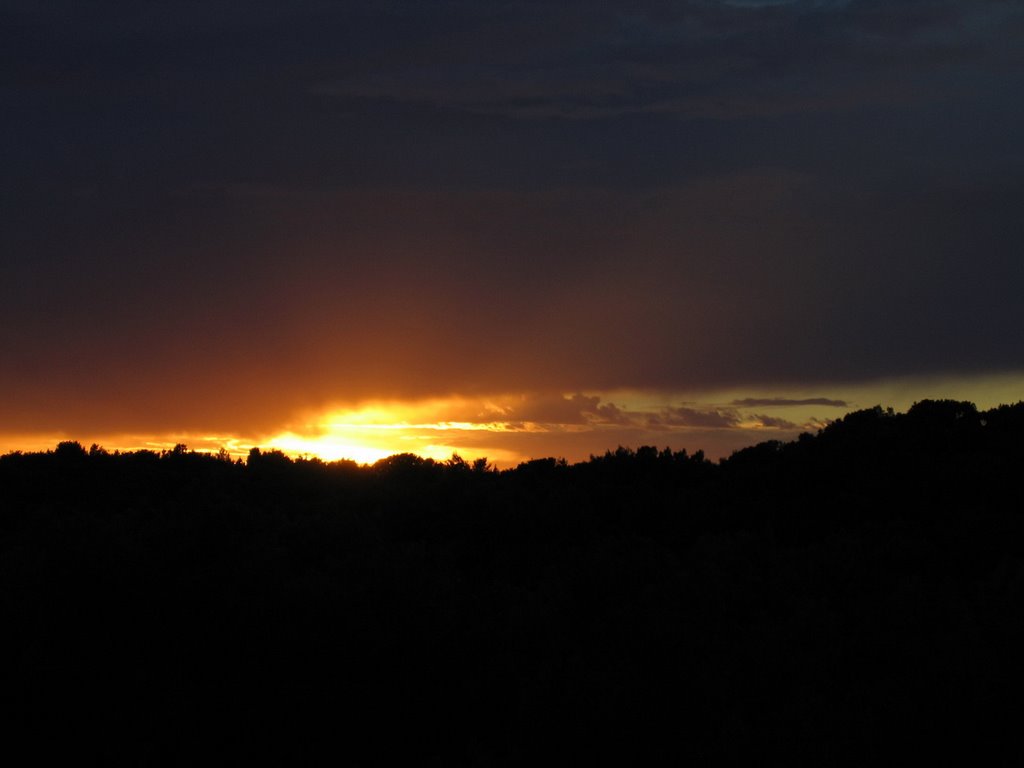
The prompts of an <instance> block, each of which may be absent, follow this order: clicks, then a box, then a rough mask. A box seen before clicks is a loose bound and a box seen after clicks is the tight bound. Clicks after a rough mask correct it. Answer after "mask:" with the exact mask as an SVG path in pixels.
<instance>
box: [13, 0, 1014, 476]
mask: <svg viewBox="0 0 1024 768" xmlns="http://www.w3.org/2000/svg"><path fill="white" fill-rule="evenodd" d="M1022 40H1024V0H970V2H966V1H963V0H957V1H954V0H928V1H925V0H673V1H672V2H662V1H651V2H648V1H646V0H630V2H614V1H610V2H594V1H593V0H590V1H588V2H583V1H582V0H580V1H579V2H572V1H565V2H557V1H555V0H548V1H544V0H537V1H535V2H531V1H529V0H522V1H513V2H497V1H496V0H472V1H470V0H439V1H437V2H432V1H431V0H373V1H372V2H369V1H367V2H363V1H360V0H337V1H335V2H330V1H329V0H293V1H292V2H287V3H282V2H276V1H275V2H271V1H270V0H251V1H250V2H243V3H240V2H237V0H234V1H232V2H227V1H226V0H202V1H200V0H180V1H179V2H148V1H146V0H133V1H132V2H127V1H126V0H125V1H124V2H122V1H120V0H110V1H108V2H102V3H85V2H81V0H0V61H2V65H0V93H2V95H3V105H4V106H3V113H4V117H3V119H2V120H0V135H2V139H3V140H2V142H0V198H2V205H0V452H5V451H9V450H17V449H20V450H38V449H41V448H48V447H53V445H54V443H56V442H57V441H58V440H62V439H76V440H79V441H81V442H83V443H85V444H87V445H88V444H89V443H92V442H98V443H101V444H103V445H105V446H106V447H108V448H111V449H113V448H122V449H129V448H141V447H156V448H159V447H166V446H167V445H170V444H173V443H175V442H185V443H187V444H188V445H189V446H190V447H194V448H197V449H203V450H216V449H217V448H218V447H221V446H223V447H227V448H228V449H229V450H231V451H232V452H234V453H237V454H239V455H244V453H245V452H247V450H248V448H249V447H251V446H253V445H260V446H265V447H277V448H280V449H282V450H285V451H287V452H289V453H291V454H296V455H297V454H301V453H307V454H314V455H320V456H322V457H324V458H329V459H334V458H342V457H349V458H354V459H356V460H358V461H373V460H375V459H377V458H380V457H382V456H385V455H388V454H390V453H397V452H401V451H406V450H408V451H413V452H417V453H420V454H421V455H425V456H433V457H435V458H444V457H446V456H449V455H450V454H451V453H452V452H453V451H458V452H459V453H460V454H462V455H463V456H465V457H467V458H475V457H478V456H488V457H489V458H490V459H491V460H493V461H497V462H498V463H499V464H501V465H509V464H514V463H516V462H518V461H521V460H523V459H526V458H530V457H536V456H548V455H556V456H565V457H567V458H569V459H570V460H578V459H582V458H586V457H587V456H588V455H589V454H591V453H603V452H604V450H605V449H608V448H614V447H616V446H617V445H620V444H621V445H629V446H633V447H635V446H637V445H642V444H654V445H657V446H659V447H664V446H670V447H672V448H674V449H681V448H687V449H689V450H691V451H692V450H696V449H699V448H703V449H705V450H706V451H707V452H708V454H709V455H712V456H716V457H717V456H721V455H727V454H728V453H729V452H730V451H731V450H733V449H735V448H737V447H740V446H743V445H749V444H752V443H755V442H758V441H761V440H765V439H789V438H792V437H794V436H795V435H797V434H799V433H800V432H801V431H808V430H809V431H813V430H815V429H817V428H819V427H820V426H821V425H823V424H825V423H827V421H828V420H829V419H834V418H837V417H839V416H842V415H843V414H844V413H846V412H848V411H849V410H852V409H854V408H863V407H870V406H873V405H875V404H881V405H883V406H890V405H891V406H894V407H896V408H898V409H903V408H906V407H908V406H909V405H910V404H912V403H913V402H914V401H915V400H918V399H922V398H925V397H956V398H960V399H970V400H974V401H976V402H977V403H978V404H979V405H981V406H992V405H996V404H998V403H1000V402H1016V401H1017V400H1020V399H1022V398H1024V299H1022V296H1024V248H1022V242H1024V141H1022V137H1024V45H1022V42H1021V41H1022Z"/></svg>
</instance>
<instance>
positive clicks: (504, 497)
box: [0, 401, 1024, 765]
mask: <svg viewBox="0 0 1024 768" xmlns="http://www.w3.org/2000/svg"><path fill="white" fill-rule="evenodd" d="M1022 468H1024V404H1017V405H1014V406H1001V407H999V408H995V409H992V410H989V411H985V412H979V411H978V410H977V409H976V408H975V407H974V406H973V405H972V404H970V403H963V402H954V401H925V402H921V403H918V404H917V405H915V406H914V407H913V408H911V409H910V411H909V412H907V413H905V414H898V413H894V412H892V411H891V410H883V409H881V408H874V409H870V410H864V411H858V412H856V413H851V414H849V415H847V416H846V417H845V418H843V419H841V420H839V421H837V422H835V423H833V424H831V425H829V426H828V427H827V428H825V429H824V430H822V431H821V432H820V433H818V434H817V435H803V436H801V438H800V439H799V440H797V441H794V442H791V443H778V442H767V443H762V444H760V445H758V446H755V447H752V448H748V449H745V450H742V451H739V452H737V453H735V454H734V455H733V456H732V457H730V458H729V459H726V460H723V461H721V462H718V463H713V462H711V461H708V460H707V459H706V458H705V457H704V455H703V454H702V453H700V452H698V453H695V454H688V453H687V452H686V451H679V452H672V451H669V450H658V449H656V448H651V447H643V448H639V449H637V450H628V449H623V448H619V449H618V450H616V451H611V452H608V453H606V454H605V455H603V456H596V457H592V458H591V459H590V460H589V461H586V462H582V463H579V464H573V465H570V464H567V463H566V462H564V461H561V460H556V459H538V460H534V461H530V462H527V463H525V464H522V465H520V466H519V467H517V468H515V469H511V470H505V471H501V472H499V471H495V470H494V469H493V468H492V467H490V466H489V465H488V464H487V462H486V461H485V460H481V461H477V462H472V463H469V462H465V461H463V460H462V459H460V458H458V457H457V456H456V457H453V458H452V459H451V460H449V461H445V462H435V461H431V460H428V459H421V458H418V457H416V456H412V455H408V454H403V455H397V456H392V457H390V458H388V459H385V460H383V461H380V462H378V463H377V464H375V465H373V466H372V467H360V466H357V465H356V464H354V463H353V462H331V463H325V462H322V461H319V460H306V459H298V460H293V459H291V458H289V457H287V456H285V455H284V454H282V453H280V452H277V451H259V450H255V449H254V450H253V451H252V452H251V453H250V455H249V457H248V459H247V461H245V462H241V461H235V460H232V458H231V457H229V456H227V455H226V454H224V453H222V454H221V455H219V456H210V455H206V454H200V453H193V452H190V451H188V450H187V448H186V447H185V446H178V447H176V448H175V449H174V450H171V451H166V452H162V453H155V452H151V451H138V452H131V453H109V452H107V451H104V450H103V449H102V448H100V447H98V446H93V447H92V448H90V449H86V448H84V447H82V446H81V445H79V444H77V443H70V442H69V443H61V444H60V445H58V446H57V448H56V450H54V451H51V452H47V453H34V454H20V453H15V454H8V455H6V456H3V457H0V601H2V602H0V610H2V616H3V624H4V629H3V633H4V634H3V637H4V640H3V643H4V646H5V648H4V657H3V658H4V667H5V669H6V670H7V674H6V676H5V677H6V682H5V684H4V691H5V697H6V700H7V707H8V709H9V713H8V719H7V722H8V724H9V726H10V728H11V729H12V731H13V732H14V733H17V734H20V735H21V737H22V740H23V741H24V742H26V743H28V744H30V745H31V746H32V747H33V749H34V750H35V754H36V756H37V757H38V759H39V760H42V759H43V758H44V757H46V756H47V755H75V756H76V757H77V759H78V760H80V761H81V760H85V761H86V762H104V763H110V762H130V763H133V764H193V763H197V762H200V763H224V762H228V763H239V762H243V761H253V760H261V761H265V760H273V761H277V762H281V763H285V762H288V763H302V762H320V761H322V760H330V761H332V762H342V763H351V764H358V765H372V764H383V763H390V762H393V761H395V760H417V761H419V762H426V763H454V764H458V765H461V764H474V765H476V764H479V765H491V764H520V763H523V762H525V761H536V760H539V759H541V758H543V759H545V760H548V761H551V760H556V761H572V762H574V763H579V762H595V761H597V762H608V763H612V762H616V763H618V762H627V761H631V762H639V763H651V762H656V763H665V762H673V763H674V762H678V761H681V760H693V761H698V762H704V763H706V762H723V761H731V760H738V759H750V758H757V759H759V760H767V759H769V758H771V757H777V756H783V755H785V756H788V757H789V758H790V759H794V760H800V761H811V760H813V761H816V762H830V763H837V762H838V763H858V764H865V763H867V762H869V761H881V760H883V759H884V760H889V759H892V758H894V757H900V756H901V757H904V758H908V759H909V758H911V757H917V758H920V757H921V756H922V753H923V752H925V751H928V752H932V751H939V752H942V753H945V755H946V756H947V757H948V756H950V755H952V754H954V751H955V750H959V749H963V748H967V749H969V750H970V751H971V752H972V753H973V758H974V759H975V760H978V759H983V757H984V756H985V755H989V756H991V755H992V754H995V753H996V752H997V751H998V752H1001V753H1003V755H1004V756H1005V757H1009V758H1011V759H1014V760H1016V761H1019V760H1020V759H1021V758H1024V735H1022V731H1021V728H1020V701H1021V698H1022V697H1024V694H1022V693H1021V691H1022V690H1024V509H1022V505H1021V499H1022V491H1021V487H1022V486H1021V470H1022Z"/></svg>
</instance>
